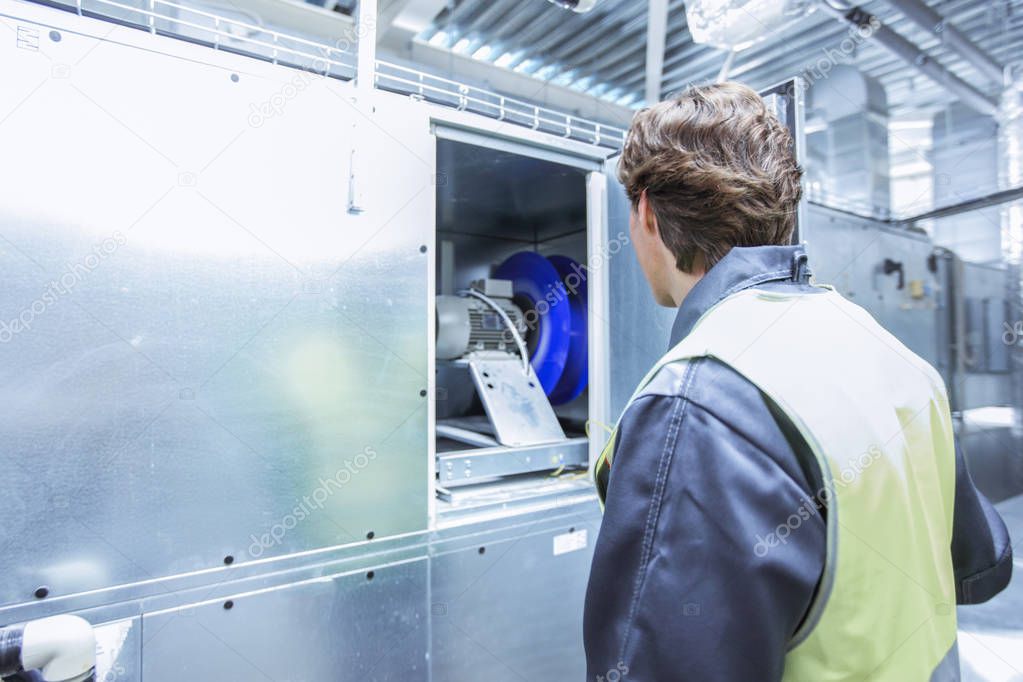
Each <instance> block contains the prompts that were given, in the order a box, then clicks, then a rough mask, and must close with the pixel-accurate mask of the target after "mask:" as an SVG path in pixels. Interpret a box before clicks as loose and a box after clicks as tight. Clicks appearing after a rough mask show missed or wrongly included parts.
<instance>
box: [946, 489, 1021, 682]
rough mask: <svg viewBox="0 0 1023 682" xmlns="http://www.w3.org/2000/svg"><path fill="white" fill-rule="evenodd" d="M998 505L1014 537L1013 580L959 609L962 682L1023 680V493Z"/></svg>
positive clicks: (1016, 681)
mask: <svg viewBox="0 0 1023 682" xmlns="http://www.w3.org/2000/svg"><path fill="white" fill-rule="evenodd" d="M995 507H996V508H997V509H998V511H999V512H1000V513H1001V514H1002V518H1003V519H1005V524H1006V525H1007V526H1008V528H1009V534H1010V536H1011V537H1012V546H1013V551H1014V553H1015V558H1014V566H1013V576H1012V582H1011V583H1009V586H1008V587H1007V588H1006V589H1005V591H1004V592H1002V593H1001V594H999V595H998V596H997V597H995V598H994V599H992V600H991V601H989V602H988V603H986V604H980V605H977V606H962V607H960V608H959V659H960V661H961V663H962V670H963V682H978V681H979V680H983V681H985V682H1009V681H1010V680H1011V681H1012V682H1023V495H1017V496H1016V497H1013V498H1010V499H1007V500H1005V501H1003V502H1000V503H998V504H997V505H995Z"/></svg>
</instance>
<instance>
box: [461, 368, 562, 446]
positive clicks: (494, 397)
mask: <svg viewBox="0 0 1023 682" xmlns="http://www.w3.org/2000/svg"><path fill="white" fill-rule="evenodd" d="M466 362H467V363H468V365H469V373H470V374H471V375H472V380H473V382H474V383H475V384H476V392H477V393H478V394H479V396H480V400H481V401H482V402H483V409H484V410H486V412H487V416H488V417H489V418H490V423H491V424H492V425H493V427H494V435H495V436H496V437H497V441H498V442H499V443H500V444H501V445H507V446H513V447H514V446H521V445H539V444H542V443H553V442H557V441H563V440H565V432H564V431H563V430H562V429H561V424H559V423H558V417H557V415H555V414H554V408H552V407H551V403H550V401H549V400H548V399H547V394H545V393H544V391H543V387H542V386H541V385H540V380H539V379H537V378H536V373H535V372H533V368H532V367H530V366H529V365H526V367H527V369H528V374H527V373H526V372H524V371H523V367H522V366H523V363H522V360H521V359H520V358H519V357H518V356H517V355H509V354H507V353H500V354H495V355H482V354H476V353H474V354H472V355H470V356H469V357H468V358H467V359H466Z"/></svg>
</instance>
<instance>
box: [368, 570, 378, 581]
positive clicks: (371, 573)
mask: <svg viewBox="0 0 1023 682" xmlns="http://www.w3.org/2000/svg"><path fill="white" fill-rule="evenodd" d="M375 575H376V573H374V572H373V571H369V572H368V573H366V580H372V579H373V576H375Z"/></svg>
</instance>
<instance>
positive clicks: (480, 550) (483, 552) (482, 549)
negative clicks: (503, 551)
mask: <svg viewBox="0 0 1023 682" xmlns="http://www.w3.org/2000/svg"><path fill="white" fill-rule="evenodd" d="M476 551H478V552H479V553H480V554H486V553H487V548H486V547H480V548H479V549H478V550H476Z"/></svg>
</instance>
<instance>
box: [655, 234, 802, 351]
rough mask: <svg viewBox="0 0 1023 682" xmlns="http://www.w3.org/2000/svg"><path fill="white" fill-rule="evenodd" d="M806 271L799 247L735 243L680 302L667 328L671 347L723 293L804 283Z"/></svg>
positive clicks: (686, 333)
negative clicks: (669, 327)
mask: <svg viewBox="0 0 1023 682" xmlns="http://www.w3.org/2000/svg"><path fill="white" fill-rule="evenodd" d="M809 277H810V270H809V268H808V267H807V266H806V252H805V251H804V250H803V247H802V246H736V247H733V248H732V250H731V251H729V252H728V253H727V254H725V257H724V258H722V259H721V260H720V261H718V262H717V263H716V264H715V265H714V267H712V268H711V269H710V270H708V271H707V274H705V275H704V276H703V277H702V278H701V279H700V281H699V282H697V283H696V286H694V287H693V289H692V291H690V292H689V295H688V296H686V297H685V300H683V301H682V305H681V306H680V307H679V309H678V315H676V316H675V324H674V325H673V326H672V328H671V346H674V345H675V344H677V343H678V342H679V341H681V340H682V339H684V338H685V337H686V336H687V335H688V334H689V332H690V331H692V329H693V326H694V325H695V324H696V321H697V320H699V319H700V317H701V316H702V315H703V314H704V313H705V312H707V311H708V310H710V308H711V307H712V306H714V305H715V304H716V303H718V302H719V301H720V300H722V299H723V298H725V297H727V296H731V295H732V294H734V293H736V292H738V291H742V290H743V289H749V288H750V287H754V286H757V285H759V284H765V283H767V282H781V283H786V281H787V283H788V284H791V285H803V286H806V285H807V283H808V280H809Z"/></svg>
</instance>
